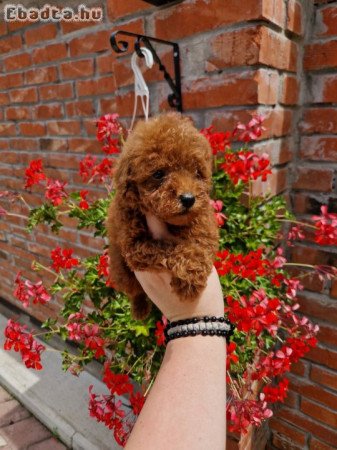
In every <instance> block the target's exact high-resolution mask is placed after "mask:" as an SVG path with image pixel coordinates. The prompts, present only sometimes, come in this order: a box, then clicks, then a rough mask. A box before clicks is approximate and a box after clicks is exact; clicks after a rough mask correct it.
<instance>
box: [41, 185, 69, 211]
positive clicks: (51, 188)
mask: <svg viewBox="0 0 337 450" xmlns="http://www.w3.org/2000/svg"><path fill="white" fill-rule="evenodd" d="M66 184H67V182H63V183H62V182H61V181H59V180H50V179H49V180H48V181H47V187H46V193H45V197H46V199H47V200H50V201H51V202H52V204H53V205H54V206H59V205H60V204H61V203H62V199H63V198H66V197H68V194H67V193H66V191H65V190H64V187H65V185H66Z"/></svg>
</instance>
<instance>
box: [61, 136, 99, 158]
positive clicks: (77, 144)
mask: <svg viewBox="0 0 337 450" xmlns="http://www.w3.org/2000/svg"><path fill="white" fill-rule="evenodd" d="M68 144H69V151H70V152H73V153H74V152H75V153H85V154H86V153H88V152H90V153H99V154H102V145H101V143H100V142H98V141H97V140H96V139H89V138H73V139H71V138H69V139H68Z"/></svg>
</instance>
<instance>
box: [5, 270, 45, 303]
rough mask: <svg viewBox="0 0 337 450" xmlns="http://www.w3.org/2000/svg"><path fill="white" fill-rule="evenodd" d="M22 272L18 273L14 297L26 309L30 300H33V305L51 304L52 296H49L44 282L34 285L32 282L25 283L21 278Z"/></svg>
mask: <svg viewBox="0 0 337 450" xmlns="http://www.w3.org/2000/svg"><path fill="white" fill-rule="evenodd" d="M21 273H22V272H21V271H20V272H18V273H17V275H16V277H15V284H16V285H17V286H16V288H15V290H14V296H15V297H16V298H17V299H18V300H20V302H22V304H23V306H24V307H25V308H28V306H29V300H30V298H32V299H33V303H34V304H36V303H41V304H42V305H43V304H45V303H47V302H49V300H50V299H51V295H49V294H48V292H47V290H46V288H45V287H44V286H43V285H42V281H38V282H37V283H35V284H33V283H31V282H30V281H28V280H26V281H23V280H22V279H21V278H20V277H21Z"/></svg>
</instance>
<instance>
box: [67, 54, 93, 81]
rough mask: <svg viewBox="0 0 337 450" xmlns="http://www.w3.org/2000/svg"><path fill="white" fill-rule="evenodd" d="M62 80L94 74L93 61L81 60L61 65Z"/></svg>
mask: <svg viewBox="0 0 337 450" xmlns="http://www.w3.org/2000/svg"><path fill="white" fill-rule="evenodd" d="M61 73H62V78H64V79H68V78H81V77H88V76H90V75H93V73H94V61H93V59H83V60H81V61H70V62H66V63H63V64H61Z"/></svg>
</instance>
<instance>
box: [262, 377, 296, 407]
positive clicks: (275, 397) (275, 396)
mask: <svg viewBox="0 0 337 450" xmlns="http://www.w3.org/2000/svg"><path fill="white" fill-rule="evenodd" d="M288 385H289V380H288V378H283V380H281V381H280V382H279V384H278V385H277V386H264V388H263V389H262V393H261V394H260V399H261V400H265V401H266V402H270V403H275V402H282V403H283V402H284V399H285V398H286V397H287V392H288Z"/></svg>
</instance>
